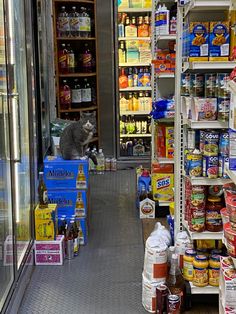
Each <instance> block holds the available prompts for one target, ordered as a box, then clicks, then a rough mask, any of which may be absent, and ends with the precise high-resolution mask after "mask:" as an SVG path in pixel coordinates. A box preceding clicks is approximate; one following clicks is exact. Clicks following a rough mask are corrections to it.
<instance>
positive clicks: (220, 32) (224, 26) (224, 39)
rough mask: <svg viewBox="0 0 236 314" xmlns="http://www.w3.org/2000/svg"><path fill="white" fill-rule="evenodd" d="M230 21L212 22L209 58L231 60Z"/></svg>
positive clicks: (212, 59)
mask: <svg viewBox="0 0 236 314" xmlns="http://www.w3.org/2000/svg"><path fill="white" fill-rule="evenodd" d="M229 42H230V38H229V21H225V22H210V37H209V60H210V61H228V60H229Z"/></svg>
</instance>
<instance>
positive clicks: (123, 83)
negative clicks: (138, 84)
mask: <svg viewBox="0 0 236 314" xmlns="http://www.w3.org/2000/svg"><path fill="white" fill-rule="evenodd" d="M119 87H120V88H127V87H128V76H127V75H126V74H125V69H124V68H122V69H121V73H120V76H119Z"/></svg>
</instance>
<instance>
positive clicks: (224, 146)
mask: <svg viewBox="0 0 236 314" xmlns="http://www.w3.org/2000/svg"><path fill="white" fill-rule="evenodd" d="M219 154H220V155H221V156H228V155H229V132H228V131H224V132H222V133H221V134H220V141H219Z"/></svg>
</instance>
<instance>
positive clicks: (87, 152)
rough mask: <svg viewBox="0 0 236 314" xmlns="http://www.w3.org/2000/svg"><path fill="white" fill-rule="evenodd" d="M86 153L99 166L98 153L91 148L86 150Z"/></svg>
mask: <svg viewBox="0 0 236 314" xmlns="http://www.w3.org/2000/svg"><path fill="white" fill-rule="evenodd" d="M85 155H86V156H87V157H88V158H90V159H91V160H92V161H93V163H94V164H95V165H96V166H97V164H98V161H97V157H96V155H94V154H93V153H92V152H91V151H90V150H89V151H86V153H85Z"/></svg>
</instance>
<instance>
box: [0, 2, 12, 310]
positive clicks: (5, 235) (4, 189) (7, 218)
mask: <svg viewBox="0 0 236 314" xmlns="http://www.w3.org/2000/svg"><path fill="white" fill-rule="evenodd" d="M6 82H7V78H6V58H5V30H4V10H3V0H0V283H1V284H0V313H1V311H2V307H3V304H4V302H5V300H6V297H7V295H8V292H9V290H10V288H11V286H12V284H13V281H14V264H13V242H12V239H13V235H12V231H13V228H12V200H11V164H10V138H9V111H8V105H7V84H6Z"/></svg>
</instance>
